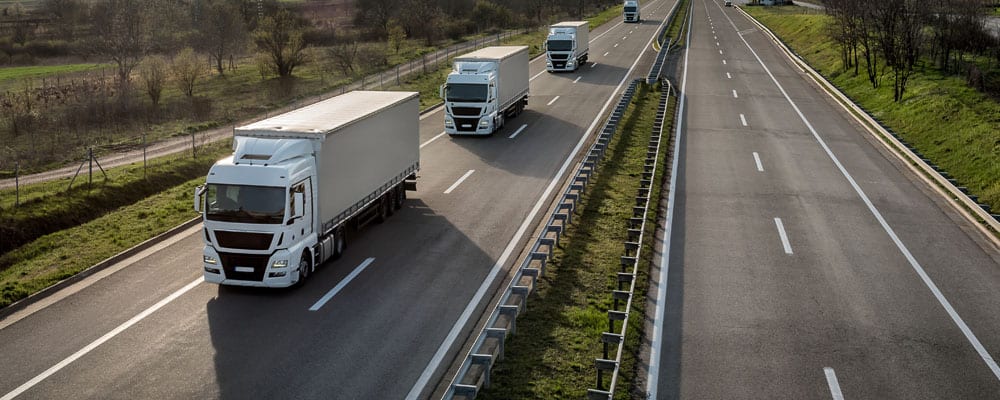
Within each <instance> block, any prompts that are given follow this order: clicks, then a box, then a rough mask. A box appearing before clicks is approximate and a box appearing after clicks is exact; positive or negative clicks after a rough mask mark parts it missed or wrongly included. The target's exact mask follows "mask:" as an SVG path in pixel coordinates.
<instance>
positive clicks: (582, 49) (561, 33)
mask: <svg viewBox="0 0 1000 400" xmlns="http://www.w3.org/2000/svg"><path fill="white" fill-rule="evenodd" d="M589 52H590V23H589V22H587V21H568V22H560V23H558V24H555V25H552V26H550V27H549V36H548V38H547V39H546V40H545V69H546V70H548V71H549V72H555V71H576V70H577V69H578V68H580V66H582V65H583V64H585V63H586V62H587V55H588V54H589Z"/></svg>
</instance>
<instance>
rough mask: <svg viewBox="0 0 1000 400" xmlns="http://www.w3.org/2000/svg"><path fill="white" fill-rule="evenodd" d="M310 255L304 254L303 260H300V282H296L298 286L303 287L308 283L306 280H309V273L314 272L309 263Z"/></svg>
mask: <svg viewBox="0 0 1000 400" xmlns="http://www.w3.org/2000/svg"><path fill="white" fill-rule="evenodd" d="M308 255H309V254H308V253H305V252H303V253H302V259H301V260H299V281H298V282H295V285H296V286H302V285H304V284H305V283H306V279H308V278H309V272H311V270H312V265H311V263H310V262H309V257H308Z"/></svg>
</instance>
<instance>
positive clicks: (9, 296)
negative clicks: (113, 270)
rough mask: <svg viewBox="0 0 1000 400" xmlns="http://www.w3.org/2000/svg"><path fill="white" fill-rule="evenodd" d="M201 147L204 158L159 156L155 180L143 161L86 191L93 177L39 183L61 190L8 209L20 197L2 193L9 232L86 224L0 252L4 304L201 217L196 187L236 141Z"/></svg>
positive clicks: (116, 171)
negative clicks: (194, 205)
mask: <svg viewBox="0 0 1000 400" xmlns="http://www.w3.org/2000/svg"><path fill="white" fill-rule="evenodd" d="M200 150H201V151H202V153H200V154H201V155H200V156H199V157H198V158H192V157H191V156H190V154H187V153H185V154H183V155H177V156H171V157H170V158H169V159H161V160H157V162H156V163H155V164H154V165H152V166H151V167H150V169H149V171H148V179H143V178H142V164H138V165H134V164H133V165H128V166H123V167H118V168H113V169H110V170H108V174H109V175H110V176H112V177H113V179H112V180H110V181H108V182H104V181H103V177H102V178H101V179H98V178H95V180H94V187H93V189H92V190H87V189H86V185H87V183H86V177H83V180H82V182H81V180H80V179H77V183H75V184H74V187H75V189H73V190H72V191H70V192H68V193H61V191H62V190H65V188H66V184H67V183H68V179H60V180H57V181H54V182H49V183H43V184H39V185H45V186H47V187H49V188H50V189H51V190H52V191H54V192H55V193H53V194H50V195H47V196H39V197H35V198H34V199H32V200H29V201H27V202H26V203H24V204H22V206H21V207H19V208H16V209H12V208H9V207H7V206H8V205H11V204H12V203H13V201H14V200H13V191H8V190H5V191H4V192H2V196H0V202H2V204H4V206H5V207H4V209H3V210H2V211H0V220H2V222H3V224H4V228H3V229H4V230H6V229H8V228H35V229H37V228H39V226H38V225H44V224H56V223H63V219H71V220H75V221H81V220H82V221H86V222H82V223H80V222H78V223H79V225H76V226H73V227H71V228H68V229H63V230H59V231H55V232H53V233H49V234H46V235H44V236H41V237H39V238H37V239H35V240H32V241H31V242H29V243H27V244H25V245H23V246H20V247H18V248H16V249H14V250H13V251H9V252H7V253H4V254H3V255H0V307H5V306H7V305H8V304H10V303H12V302H14V301H17V300H19V299H22V298H24V297H26V296H28V295H30V294H32V293H35V292H37V291H39V290H41V289H44V288H46V287H48V286H50V285H52V284H54V283H56V282H58V281H60V280H62V279H65V278H68V277H70V276H72V275H74V274H76V273H78V272H80V271H82V270H84V269H86V268H87V267H90V266H91V265H94V264H96V263H98V262H100V261H101V260H103V259H106V258H108V257H111V256H113V255H115V254H117V253H119V252H121V251H123V250H125V249H127V248H129V247H132V246H135V245H136V244H139V243H141V242H143V241H145V240H146V239H149V238H151V237H153V236H156V235H158V234H160V233H163V232H165V231H167V230H169V229H170V228H172V227H174V226H177V225H179V224H181V223H182V222H184V221H186V220H189V219H191V218H193V217H195V215H196V214H195V213H194V211H193V210H192V196H193V193H194V187H195V186H197V185H198V184H199V183H200V182H204V179H205V178H204V177H203V176H204V175H205V171H206V170H207V169H208V166H209V165H211V164H212V163H213V162H214V161H215V160H216V159H218V158H220V157H222V155H223V154H225V153H229V152H230V151H231V150H230V148H229V143H228V141H225V142H222V143H219V144H217V145H213V146H211V147H205V148H202V149H200ZM192 176H198V178H194V179H192ZM164 187H167V188H168V189H166V190H164ZM40 191H41V190H33V192H35V193H39V192H40ZM152 193H155V194H153V195H150V194H152ZM46 217H48V218H46ZM32 224H35V225H32ZM7 234H8V233H6V232H5V233H4V235H7Z"/></svg>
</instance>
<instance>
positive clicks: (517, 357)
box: [479, 85, 666, 399]
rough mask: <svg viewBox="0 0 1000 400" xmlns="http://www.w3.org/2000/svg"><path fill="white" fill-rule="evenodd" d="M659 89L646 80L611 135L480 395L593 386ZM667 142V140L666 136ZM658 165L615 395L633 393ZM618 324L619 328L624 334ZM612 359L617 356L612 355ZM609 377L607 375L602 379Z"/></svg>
mask: <svg viewBox="0 0 1000 400" xmlns="http://www.w3.org/2000/svg"><path fill="white" fill-rule="evenodd" d="M659 97H660V93H659V91H657V90H649V88H648V87H646V86H645V85H643V87H642V88H641V89H640V91H639V92H638V93H637V94H636V97H635V98H634V100H633V104H632V105H630V106H629V109H628V111H627V112H626V116H625V118H624V119H623V125H622V126H621V127H620V129H621V131H620V132H619V133H618V134H617V135H616V137H615V138H614V139H613V140H612V142H611V144H610V147H609V149H608V153H607V154H606V155H605V159H604V161H602V162H601V164H600V167H599V172H598V174H597V175H595V180H594V181H592V186H590V187H589V188H588V191H587V195H586V196H585V197H584V199H583V200H582V201H581V203H579V204H578V207H577V211H576V214H575V216H574V224H573V225H572V226H571V227H570V228H569V229H568V230H567V232H566V233H565V234H564V235H563V237H562V238H561V239H560V245H559V247H558V248H557V249H556V251H555V254H554V258H553V261H552V262H551V263H549V264H548V266H547V267H546V275H545V276H544V277H543V278H542V279H540V280H539V283H538V286H537V289H536V291H535V292H534V293H533V295H532V297H531V298H530V299H529V301H528V308H527V311H526V312H525V313H524V314H522V315H521V316H520V317H519V318H518V321H517V334H516V335H514V336H512V337H511V338H509V339H508V340H507V343H506V344H505V353H504V360H503V361H500V362H498V363H497V364H496V366H495V367H494V369H493V373H492V375H491V379H492V385H491V388H489V389H486V390H485V391H484V392H482V393H481V394H480V395H479V398H480V399H570V398H575V399H580V398H586V391H587V389H588V388H594V387H595V379H596V373H597V372H596V369H594V359H595V358H599V357H602V356H603V354H602V348H603V347H602V345H601V343H600V337H601V333H602V332H604V331H606V330H607V329H608V326H607V324H608V320H607V310H608V309H610V308H611V307H612V305H611V291H612V290H614V289H617V285H616V279H615V277H616V272H618V271H619V268H620V267H619V265H620V264H619V257H620V256H621V255H622V250H623V247H622V243H623V242H624V240H625V238H626V221H627V219H628V218H630V217H631V216H632V206H633V204H634V196H635V194H636V191H637V189H638V187H639V177H640V176H641V172H642V169H643V168H642V167H643V163H644V162H643V160H644V159H645V154H646V146H647V144H648V142H649V137H650V131H651V129H652V124H653V119H654V116H655V113H656V106H657V104H658V102H659ZM663 140H664V143H666V138H664V139H663ZM663 153H666V149H662V150H661V159H660V166H661V167H659V168H658V169H657V177H656V178H655V179H654V182H655V183H656V186H655V187H654V188H653V190H652V193H654V194H655V195H654V197H653V199H651V204H653V205H654V206H653V207H654V208H653V209H652V210H651V211H652V212H650V215H649V218H648V220H647V222H646V224H647V228H648V230H647V232H646V235H645V236H644V238H645V239H646V243H645V248H644V250H643V257H642V262H641V264H640V267H639V271H640V276H639V279H638V280H637V284H636V289H637V290H636V291H637V293H636V294H635V296H634V298H633V305H635V307H634V308H633V310H632V313H631V315H630V317H629V328H628V337H627V340H626V352H625V353H624V357H623V362H622V366H621V376H620V380H619V382H620V383H619V386H618V388H617V394H616V396H615V397H616V398H620V399H626V398H631V393H637V392H640V391H641V390H642V389H641V388H638V387H634V386H633V385H635V384H634V382H635V374H636V369H635V368H636V359H635V356H634V354H635V353H636V352H637V351H638V345H639V339H640V337H641V330H642V321H644V319H645V314H644V309H643V304H645V288H646V285H647V272H648V267H649V265H650V264H649V263H650V261H651V254H652V251H650V249H651V244H652V234H651V232H652V229H653V227H655V225H656V223H655V221H656V216H655V214H656V213H655V205H656V204H658V202H659V193H660V186H659V183H660V182H661V180H662V174H663V172H664V169H663V165H664V161H663V156H662V154H663ZM620 329H621V325H620V324H618V326H617V327H616V330H617V331H620ZM611 357H613V355H612V356H611ZM609 379H610V377H609V376H606V377H605V384H607V381H608V380H609Z"/></svg>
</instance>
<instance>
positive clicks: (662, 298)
mask: <svg viewBox="0 0 1000 400" xmlns="http://www.w3.org/2000/svg"><path fill="white" fill-rule="evenodd" d="M692 7H693V6H692ZM693 20H694V18H688V32H687V39H685V41H684V43H691V30H692V29H691V27H692V21H693ZM684 47H685V48H684V72H683V75H682V77H681V90H680V93H678V96H679V97H680V104H679V105H678V106H677V107H678V109H677V128H676V129H677V137H676V138H674V154H673V161H671V165H670V189H669V190H670V193H669V194H667V215H666V217H665V218H666V226H665V227H664V232H663V242H662V243H660V277H659V281H658V282H657V283H658V284H657V288H656V314H655V316H654V317H653V334H652V338H651V339H650V343H649V366H648V368H647V369H646V397H647V398H650V399H658V398H659V396H658V395H657V391H658V390H659V383H660V382H659V379H660V354H662V345H663V323H664V321H663V318H664V313H665V312H666V309H667V307H666V303H667V283H668V282H667V278H668V277H669V275H670V238H671V232H672V231H673V229H672V227H673V224H674V208H675V204H676V198H677V168H678V166H679V161H680V154H681V143H682V141H681V139H682V137H683V133H684V106H685V105H686V104H687V78H688V61H689V60H690V54H691V46H684Z"/></svg>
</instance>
